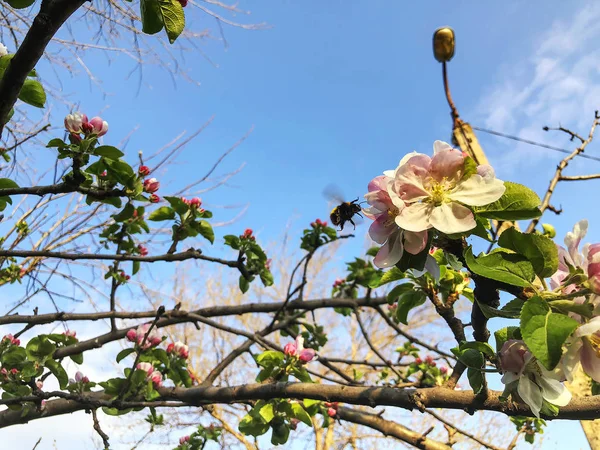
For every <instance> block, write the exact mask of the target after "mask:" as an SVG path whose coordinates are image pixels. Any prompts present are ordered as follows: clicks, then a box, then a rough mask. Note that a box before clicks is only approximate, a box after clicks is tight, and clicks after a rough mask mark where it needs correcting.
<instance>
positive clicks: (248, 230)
mask: <svg viewBox="0 0 600 450" xmlns="http://www.w3.org/2000/svg"><path fill="white" fill-rule="evenodd" d="M251 237H252V228H246V230H245V231H244V234H242V238H246V239H250V238H251Z"/></svg>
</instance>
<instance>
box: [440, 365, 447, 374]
mask: <svg viewBox="0 0 600 450" xmlns="http://www.w3.org/2000/svg"><path fill="white" fill-rule="evenodd" d="M440 372H441V373H442V374H443V375H446V374H447V373H448V368H447V367H446V366H442V367H440Z"/></svg>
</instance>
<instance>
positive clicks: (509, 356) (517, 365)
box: [498, 339, 532, 374]
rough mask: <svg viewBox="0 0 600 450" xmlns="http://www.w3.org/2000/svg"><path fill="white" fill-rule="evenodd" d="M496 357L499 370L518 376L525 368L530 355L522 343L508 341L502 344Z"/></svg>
mask: <svg viewBox="0 0 600 450" xmlns="http://www.w3.org/2000/svg"><path fill="white" fill-rule="evenodd" d="M498 357H499V359H500V368H501V369H502V370H503V371H504V372H514V373H517V374H520V373H522V372H523V370H524V369H525V366H527V363H528V362H529V360H530V359H531V358H532V355H531V353H530V352H529V350H528V349H527V346H526V345H525V343H524V342H523V341H519V340H516V339H510V340H508V341H506V342H505V343H504V345H503V346H502V349H501V350H500V353H499V354H498Z"/></svg>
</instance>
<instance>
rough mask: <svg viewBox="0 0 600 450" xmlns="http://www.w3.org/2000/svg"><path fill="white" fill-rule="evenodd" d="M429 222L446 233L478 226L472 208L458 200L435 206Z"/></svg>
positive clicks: (458, 231) (463, 230)
mask: <svg viewBox="0 0 600 450" xmlns="http://www.w3.org/2000/svg"><path fill="white" fill-rule="evenodd" d="M429 223H430V224H431V225H432V226H433V227H434V228H435V229H436V230H438V231H441V232H442V233H445V234H454V233H463V232H465V231H469V230H472V229H473V228H475V227H476V226H477V222H475V217H474V216H473V213H472V212H471V210H470V209H469V208H467V207H466V206H463V205H461V204H459V203H456V202H452V203H443V204H442V205H441V206H437V207H435V208H433V211H432V212H431V217H430V218H429Z"/></svg>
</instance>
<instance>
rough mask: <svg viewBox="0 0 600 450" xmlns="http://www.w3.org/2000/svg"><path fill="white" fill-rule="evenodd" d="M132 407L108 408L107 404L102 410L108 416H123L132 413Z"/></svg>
mask: <svg viewBox="0 0 600 450" xmlns="http://www.w3.org/2000/svg"><path fill="white" fill-rule="evenodd" d="M131 411H132V408H127V409H117V408H108V407H106V406H103V407H102V412H103V413H104V414H106V415H108V416H122V415H123V414H127V413H130V412H131Z"/></svg>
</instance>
